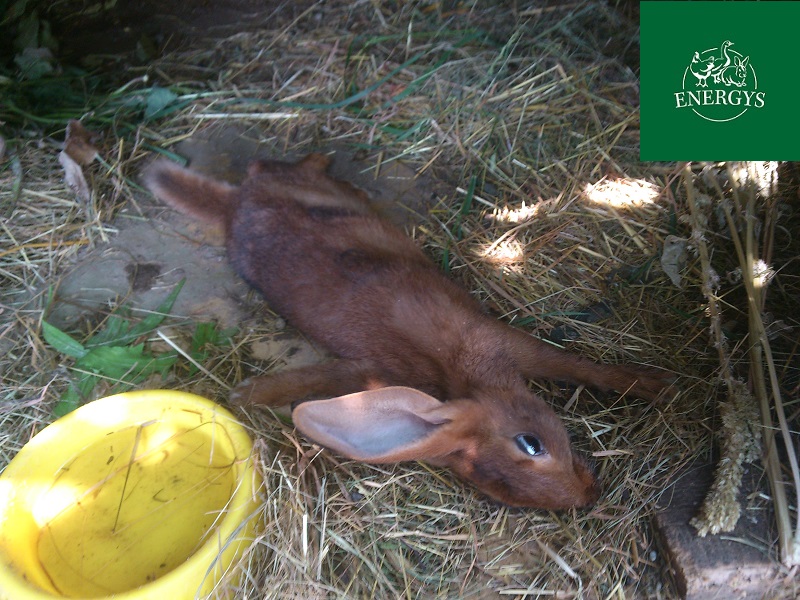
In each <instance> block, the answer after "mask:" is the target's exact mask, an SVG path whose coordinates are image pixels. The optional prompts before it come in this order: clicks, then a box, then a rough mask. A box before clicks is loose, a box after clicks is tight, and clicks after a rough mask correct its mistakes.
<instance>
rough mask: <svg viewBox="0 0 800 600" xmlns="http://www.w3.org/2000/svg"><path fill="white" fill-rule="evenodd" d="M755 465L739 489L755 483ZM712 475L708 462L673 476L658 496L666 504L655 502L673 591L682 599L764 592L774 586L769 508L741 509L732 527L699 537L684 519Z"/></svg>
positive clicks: (776, 583) (748, 595) (698, 501)
mask: <svg viewBox="0 0 800 600" xmlns="http://www.w3.org/2000/svg"><path fill="white" fill-rule="evenodd" d="M755 471H758V473H760V469H756V468H753V467H750V470H749V472H748V473H746V475H745V483H744V489H746V490H752V489H758V480H757V478H756V477H757V475H758V473H755ZM712 477H713V465H708V464H707V465H702V466H699V467H694V468H692V469H689V470H687V471H686V472H685V473H684V474H683V475H682V476H681V477H679V478H678V480H677V481H676V483H675V485H674V487H673V489H674V493H673V494H670V495H665V497H664V498H663V499H662V502H669V504H668V505H667V506H664V507H660V508H659V510H658V513H657V515H656V518H655V527H656V531H657V533H658V535H659V537H660V542H661V545H662V548H663V550H664V552H665V554H666V559H667V561H668V563H669V565H670V567H671V569H672V571H673V575H674V577H675V582H676V585H677V587H678V591H679V592H680V594H681V597H683V598H686V600H709V599H714V600H729V599H730V600H733V599H736V600H741V599H743V598H764V597H767V596H769V594H768V591H769V590H772V589H775V588H776V586H780V582H779V573H778V568H777V565H776V564H775V563H774V562H773V561H772V560H771V559H770V557H769V555H768V554H767V552H768V546H767V543H766V541H767V540H770V539H771V537H772V531H773V529H774V528H773V525H772V522H771V519H772V511H771V510H743V511H742V517H741V518H740V519H739V523H738V524H737V526H736V528H735V529H734V531H732V532H730V533H725V534H719V535H708V536H706V537H704V538H701V537H698V535H697V530H696V529H695V528H694V527H692V526H691V525H690V524H689V520H690V519H691V518H692V517H694V516H695V515H696V514H697V510H698V509H699V507H700V505H701V504H702V502H703V499H704V497H705V494H706V492H707V491H708V488H709V486H710V485H711V481H712ZM745 494H747V492H745ZM765 594H767V596H765ZM780 596H781V595H780V594H778V597H780Z"/></svg>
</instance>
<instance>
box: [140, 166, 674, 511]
mask: <svg viewBox="0 0 800 600" xmlns="http://www.w3.org/2000/svg"><path fill="white" fill-rule="evenodd" d="M329 162H330V161H329V158H327V157H326V156H323V155H320V154H311V155H309V156H307V157H306V158H305V159H303V160H301V161H300V162H298V163H296V164H289V163H284V162H278V161H258V162H254V163H252V164H251V166H250V168H249V170H248V177H247V178H246V180H245V181H244V183H242V185H241V186H240V187H234V186H231V185H228V184H226V183H221V182H218V181H214V180H211V179H209V178H206V177H203V176H200V175H197V174H195V173H193V172H191V171H189V170H186V169H183V168H181V167H178V166H177V165H174V164H172V163H169V162H166V161H160V162H156V163H155V164H154V165H153V166H152V167H151V168H150V169H149V171H148V173H147V175H146V182H147V185H148V187H149V188H150V190H151V191H152V192H153V193H154V194H155V195H156V196H158V197H159V198H162V199H163V200H165V201H166V202H168V203H169V204H171V205H172V206H173V207H175V208H177V209H178V210H181V211H183V212H185V213H187V214H189V215H193V216H195V217H197V218H200V219H203V220H205V221H206V222H208V223H210V224H214V225H222V226H223V227H224V229H225V235H226V240H227V248H228V254H229V257H230V260H231V262H232V263H233V265H234V267H235V268H236V270H237V271H238V272H239V273H240V274H241V276H242V277H244V279H246V280H247V281H248V282H249V283H250V284H251V285H252V286H253V287H255V288H256V289H258V290H259V291H261V293H262V294H263V295H264V297H265V298H266V300H267V302H268V303H269V304H270V306H271V307H272V308H274V309H275V310H276V311H277V312H279V313H280V314H282V315H283V316H284V317H286V318H287V319H288V320H289V321H290V322H291V323H293V324H294V325H295V326H296V327H298V328H299V329H300V330H301V331H303V332H304V333H306V334H307V335H309V336H310V337H311V338H312V339H314V340H316V341H317V342H318V343H320V344H322V345H323V346H324V347H326V348H327V349H328V350H330V351H331V352H333V353H334V354H335V355H336V356H337V358H335V359H333V360H330V361H329V362H327V363H324V364H322V365H315V366H311V367H304V368H296V369H289V370H286V371H284V372H279V373H277V374H274V375H269V376H265V377H253V378H251V379H248V380H246V381H243V382H242V383H241V384H240V385H239V386H238V387H237V388H236V389H235V391H234V392H233V394H232V396H231V401H232V402H234V403H239V404H245V403H256V404H268V405H270V406H283V405H287V404H290V403H295V405H294V408H293V412H292V418H293V420H294V423H295V425H296V426H297V428H298V429H299V430H300V431H301V432H302V433H303V434H304V435H305V436H306V437H308V438H309V439H311V440H314V441H315V442H317V443H319V444H321V445H323V446H325V447H327V448H330V449H331V450H334V451H335V452H337V453H339V454H342V455H344V456H347V457H349V458H352V459H355V460H361V461H365V462H373V463H387V462H398V461H410V460H422V461H425V462H428V463H431V464H434V465H438V466H444V467H449V468H450V469H452V470H453V471H454V472H455V473H457V474H458V475H459V476H460V477H462V478H463V479H465V480H467V481H469V482H471V483H472V484H474V485H475V486H476V487H477V488H478V489H479V490H481V491H482V492H484V493H486V494H487V495H489V496H491V497H492V498H494V499H496V500H499V501H501V502H504V503H506V504H508V505H513V506H531V507H541V508H549V509H561V508H568V507H574V506H586V505H588V504H591V503H593V502H594V501H595V500H596V499H597V497H598V485H597V482H596V479H595V477H594V475H593V474H592V472H591V471H590V469H589V468H588V467H587V465H586V463H585V462H584V460H583V459H581V458H580V457H579V456H577V455H576V454H574V453H573V451H572V449H571V448H570V444H569V439H568V436H567V432H566V430H565V428H564V426H563V424H562V423H561V421H560V420H559V419H558V417H557V416H556V415H555V413H554V412H553V411H552V410H551V409H550V408H549V407H548V406H547V404H545V402H544V401H542V400H541V399H540V398H539V397H538V396H536V395H535V394H533V393H531V391H530V390H529V389H528V387H527V383H526V378H535V377H548V378H552V379H556V380H566V381H571V382H575V383H584V384H589V385H592V386H596V387H598V388H602V389H614V390H618V391H622V392H625V391H630V392H631V393H634V394H637V395H639V396H641V397H644V398H655V397H656V396H658V395H659V393H660V392H661V391H662V390H663V389H665V387H666V386H667V385H669V378H668V377H667V376H666V374H665V373H663V372H660V371H654V370H652V369H642V368H637V367H632V366H624V365H601V364H597V363H594V362H592V361H590V360H587V359H584V358H580V357H578V356H574V355H572V354H569V353H567V352H564V351H562V350H559V349H557V348H555V347H553V346H552V345H550V344H548V343H546V342H543V341H541V340H538V339H536V338H533V337H531V336H530V335H528V334H526V333H524V332H522V331H519V330H517V329H514V328H513V327H510V326H509V325H506V324H504V323H501V322H499V321H497V320H495V319H494V318H491V317H489V316H487V315H485V314H484V313H483V312H482V311H481V307H480V306H479V305H478V303H477V302H476V301H475V300H474V299H473V298H472V297H471V296H470V295H469V294H468V293H467V292H466V291H465V290H463V289H462V288H460V287H459V286H457V285H455V284H454V283H453V282H451V281H450V280H448V279H447V278H446V277H445V276H444V275H443V274H442V273H441V272H440V271H439V270H438V269H437V268H436V267H435V266H434V265H433V263H432V262H431V261H429V260H428V259H427V258H426V256H425V255H424V254H423V253H422V251H421V250H420V249H419V248H418V247H417V246H416V245H415V244H414V243H413V242H412V241H411V240H410V239H409V238H408V237H406V236H405V235H404V234H403V233H402V232H401V231H399V230H398V229H396V228H395V227H394V226H392V225H390V224H389V223H387V222H386V221H384V220H382V219H381V218H379V217H378V216H376V215H375V214H373V212H372V210H371V209H370V205H369V201H368V198H367V196H366V194H364V192H362V191H360V190H358V189H356V188H354V187H353V186H351V185H350V184H348V183H345V182H342V181H337V180H335V179H333V178H331V177H330V176H328V175H327V173H326V169H327V167H328V164H329ZM304 400H307V401H304ZM300 401H303V402H300Z"/></svg>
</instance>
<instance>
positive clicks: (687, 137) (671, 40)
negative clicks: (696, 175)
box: [640, 2, 800, 161]
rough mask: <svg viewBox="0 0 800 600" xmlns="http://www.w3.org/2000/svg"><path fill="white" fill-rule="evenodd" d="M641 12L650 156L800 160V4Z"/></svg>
mask: <svg viewBox="0 0 800 600" xmlns="http://www.w3.org/2000/svg"><path fill="white" fill-rule="evenodd" d="M640 14H641V96H640V101H641V112H640V116H641V122H640V127H641V159H642V160H645V161H647V160H655V161H684V160H686V161H724V160H757V161H760V160H764V161H766V160H800V2H642V3H641V12H640Z"/></svg>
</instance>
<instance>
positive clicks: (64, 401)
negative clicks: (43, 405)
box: [53, 386, 81, 417]
mask: <svg viewBox="0 0 800 600" xmlns="http://www.w3.org/2000/svg"><path fill="white" fill-rule="evenodd" d="M80 404H81V396H80V394H78V391H77V390H76V389H75V388H74V387H73V386H69V389H68V390H67V391H66V392H64V395H63V396H61V400H59V401H58V402H57V403H56V405H55V406H54V407H53V414H54V415H55V416H56V417H63V416H64V415H66V414H67V413H71V412H72V411H73V410H75V409H76V408H78V407H79V406H80Z"/></svg>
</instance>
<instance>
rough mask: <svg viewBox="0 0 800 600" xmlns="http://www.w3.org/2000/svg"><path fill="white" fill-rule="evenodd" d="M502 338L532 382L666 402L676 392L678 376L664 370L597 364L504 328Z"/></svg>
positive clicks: (522, 371) (523, 333)
mask: <svg viewBox="0 0 800 600" xmlns="http://www.w3.org/2000/svg"><path fill="white" fill-rule="evenodd" d="M501 335H502V337H503V338H504V339H505V341H506V344H507V347H508V349H509V350H510V352H511V354H512V356H513V357H514V361H515V363H516V365H517V368H518V369H519V370H520V372H521V373H522V374H523V375H524V376H525V377H526V378H528V379H536V378H545V379H551V380H556V381H569V382H571V383H576V384H584V385H589V386H592V387H596V388H598V389H601V390H614V391H617V392H620V393H630V394H633V395H634V396H637V397H639V398H644V399H646V400H657V399H661V398H664V397H665V396H668V395H670V394H671V393H672V391H673V389H674V388H673V384H674V382H675V376H674V375H673V374H672V373H669V372H668V371H664V370H662V369H656V368H653V367H642V366H638V365H625V364H623V365H611V364H604V363H597V362H594V361H593V360H590V359H588V358H584V357H582V356H578V355H576V354H572V353H571V352H567V351H566V350H562V349H560V348H557V347H555V346H553V345H552V344H548V343H547V342H544V341H542V340H540V339H537V338H535V337H533V336H531V335H528V334H527V333H525V332H523V331H520V330H518V329H514V328H513V327H510V326H503V327H502V334H501Z"/></svg>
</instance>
